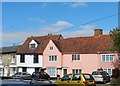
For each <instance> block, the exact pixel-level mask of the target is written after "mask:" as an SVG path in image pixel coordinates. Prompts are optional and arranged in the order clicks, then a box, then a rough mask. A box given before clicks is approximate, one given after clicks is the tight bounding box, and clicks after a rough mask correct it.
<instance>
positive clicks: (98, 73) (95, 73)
mask: <svg viewBox="0 0 120 86" xmlns="http://www.w3.org/2000/svg"><path fill="white" fill-rule="evenodd" d="M92 75H102V72H93V73H92Z"/></svg>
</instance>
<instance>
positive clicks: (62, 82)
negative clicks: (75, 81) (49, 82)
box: [55, 75, 71, 86]
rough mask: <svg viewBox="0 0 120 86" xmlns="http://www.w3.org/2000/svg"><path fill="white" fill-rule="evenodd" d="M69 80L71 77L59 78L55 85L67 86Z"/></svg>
mask: <svg viewBox="0 0 120 86" xmlns="http://www.w3.org/2000/svg"><path fill="white" fill-rule="evenodd" d="M70 80H71V76H70V75H65V76H63V77H62V78H61V80H57V81H56V82H55V83H56V84H58V86H66V85H69V82H70Z"/></svg>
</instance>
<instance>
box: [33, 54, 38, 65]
mask: <svg viewBox="0 0 120 86" xmlns="http://www.w3.org/2000/svg"><path fill="white" fill-rule="evenodd" d="M33 61H34V63H39V59H38V55H34V60H33Z"/></svg>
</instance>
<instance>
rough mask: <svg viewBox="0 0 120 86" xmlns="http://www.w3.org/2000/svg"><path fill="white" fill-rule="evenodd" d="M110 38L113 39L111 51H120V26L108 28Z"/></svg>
mask: <svg viewBox="0 0 120 86" xmlns="http://www.w3.org/2000/svg"><path fill="white" fill-rule="evenodd" d="M110 36H111V39H112V40H113V41H114V44H113V47H112V51H117V52H120V28H115V29H113V30H110Z"/></svg>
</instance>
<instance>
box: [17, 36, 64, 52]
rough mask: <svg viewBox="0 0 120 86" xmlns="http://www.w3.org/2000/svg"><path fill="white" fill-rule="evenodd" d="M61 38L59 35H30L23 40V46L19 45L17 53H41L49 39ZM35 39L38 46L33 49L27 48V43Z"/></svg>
mask: <svg viewBox="0 0 120 86" xmlns="http://www.w3.org/2000/svg"><path fill="white" fill-rule="evenodd" d="M61 38H62V36H61V35H47V36H32V37H28V38H27V39H26V41H25V42H24V44H23V46H21V47H20V49H19V50H18V52H17V54H42V53H43V51H44V49H45V48H46V46H47V44H48V42H49V40H56V41H57V40H60V39H61ZM32 40H35V42H37V43H38V47H37V48H35V49H30V48H29V43H30V42H31V41H32Z"/></svg>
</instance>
